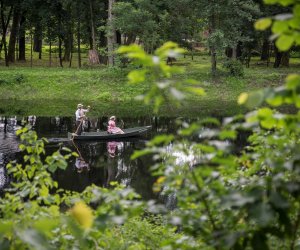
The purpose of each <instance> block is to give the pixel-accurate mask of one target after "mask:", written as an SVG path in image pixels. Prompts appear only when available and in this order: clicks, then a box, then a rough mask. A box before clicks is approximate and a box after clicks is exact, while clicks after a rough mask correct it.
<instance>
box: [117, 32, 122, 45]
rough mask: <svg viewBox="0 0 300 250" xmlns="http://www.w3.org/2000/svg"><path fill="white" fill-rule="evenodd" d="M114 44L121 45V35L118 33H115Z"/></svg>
mask: <svg viewBox="0 0 300 250" xmlns="http://www.w3.org/2000/svg"><path fill="white" fill-rule="evenodd" d="M116 42H117V44H119V45H121V44H122V35H121V32H120V31H116Z"/></svg>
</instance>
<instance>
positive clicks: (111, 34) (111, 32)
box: [107, 0, 116, 66]
mask: <svg viewBox="0 0 300 250" xmlns="http://www.w3.org/2000/svg"><path fill="white" fill-rule="evenodd" d="M114 3H115V0H108V19H107V53H108V65H109V66H113V65H114V47H115V44H116V29H115V27H114V24H113V18H114V16H113V13H112V8H113V4H114Z"/></svg>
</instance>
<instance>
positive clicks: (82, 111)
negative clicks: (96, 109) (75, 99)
mask: <svg viewBox="0 0 300 250" xmlns="http://www.w3.org/2000/svg"><path fill="white" fill-rule="evenodd" d="M86 112H89V110H88V109H77V110H76V112H75V116H76V121H80V120H81V118H83V117H84V114H85V113H86Z"/></svg>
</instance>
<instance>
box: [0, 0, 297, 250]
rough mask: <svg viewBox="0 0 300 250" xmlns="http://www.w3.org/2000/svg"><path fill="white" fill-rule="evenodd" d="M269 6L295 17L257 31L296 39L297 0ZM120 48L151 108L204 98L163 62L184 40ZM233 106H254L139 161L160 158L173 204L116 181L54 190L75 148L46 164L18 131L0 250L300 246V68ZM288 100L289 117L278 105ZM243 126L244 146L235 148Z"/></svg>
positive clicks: (1, 205) (27, 135)
mask: <svg viewBox="0 0 300 250" xmlns="http://www.w3.org/2000/svg"><path fill="white" fill-rule="evenodd" d="M212 2H214V1H212ZM266 2H268V3H273V4H274V3H279V4H280V3H281V4H285V5H291V6H292V9H293V15H283V16H280V18H278V16H277V17H275V18H274V19H271V18H270V19H263V20H260V21H259V22H258V23H257V24H256V26H257V28H259V29H266V28H268V27H270V26H272V30H273V32H274V33H275V34H276V39H277V40H276V45H277V47H278V50H280V51H287V50H289V49H290V48H291V46H293V45H295V44H297V45H299V44H300V36H299V30H298V27H299V24H300V18H299V17H300V15H299V2H298V1H297V0H266ZM279 27H280V28H279ZM118 51H119V53H121V54H122V55H126V56H127V57H128V58H130V60H132V61H133V63H135V64H136V65H139V67H136V68H135V69H134V70H132V71H131V72H130V73H129V75H128V77H129V81H130V82H131V83H134V84H137V85H139V84H142V85H143V84H145V82H147V83H149V86H148V88H147V89H145V90H146V92H145V93H143V95H142V96H140V99H141V100H143V101H144V102H145V103H151V104H152V105H153V107H154V108H155V110H154V111H155V112H158V111H159V109H160V108H161V105H162V104H164V103H172V104H174V105H181V103H182V101H183V100H184V99H185V98H189V97H190V96H189V95H190V92H192V93H194V94H193V95H196V94H197V95H200V96H202V95H203V94H204V90H203V88H202V86H201V85H200V84H198V82H197V81H195V80H188V79H185V78H184V79H179V78H178V74H179V73H181V72H182V71H183V69H182V68H180V67H174V66H169V65H166V63H165V59H166V57H170V56H172V57H176V56H177V55H179V54H180V53H182V52H183V50H182V49H180V48H179V47H178V45H177V44H175V43H173V42H168V43H165V44H164V45H163V46H162V47H160V48H158V49H156V50H155V51H154V52H153V54H151V55H149V54H147V53H146V52H145V51H144V50H143V49H142V48H141V47H139V46H136V45H132V46H129V47H121V48H120V49H119V50H118ZM187 70H188V69H187ZM191 75H192V74H191ZM246 76H247V72H246ZM17 79H18V80H17ZM182 80H185V81H182ZM15 81H16V82H22V81H23V80H22V77H16V78H15ZM238 103H239V104H244V105H246V106H247V107H248V108H251V109H252V110H253V111H251V112H249V113H247V114H245V115H239V116H235V117H230V118H226V119H224V120H223V121H222V122H220V121H219V120H217V119H215V118H211V119H203V120H201V121H200V122H196V123H193V124H186V123H184V122H183V123H182V124H181V125H182V126H181V129H180V130H179V131H178V132H177V133H176V134H171V135H160V136H158V137H155V138H154V139H153V140H151V141H150V142H149V143H148V145H147V148H146V149H144V150H142V151H139V152H135V153H134V155H133V156H132V158H137V157H140V156H141V155H145V154H151V155H153V157H154V159H155V160H156V162H157V164H156V165H155V166H153V168H152V170H153V172H154V174H155V175H157V181H156V183H155V185H154V189H155V191H157V192H161V193H162V194H165V195H168V194H173V195H176V197H177V207H176V208H175V209H174V210H173V211H166V209H165V208H164V207H163V206H161V205H159V204H156V203H155V202H153V201H149V202H143V201H140V200H139V198H140V197H139V196H138V195H137V194H136V193H135V192H134V191H133V190H131V189H130V188H124V187H121V186H119V185H118V184H117V183H111V185H112V188H111V189H104V188H99V187H97V186H90V187H87V188H86V190H85V191H84V192H82V193H77V192H69V191H65V190H60V189H57V183H56V182H54V181H53V180H52V178H51V174H50V173H51V172H54V171H55V170H56V169H57V168H61V169H64V168H66V166H67V164H66V160H68V159H69V158H70V157H72V156H76V154H74V153H72V152H70V151H69V150H68V149H66V148H61V149H60V150H59V151H58V152H55V153H54V154H53V155H52V156H48V157H46V159H44V157H42V156H43V153H44V143H45V140H40V139H38V138H37V136H36V133H35V132H34V131H31V130H30V129H29V128H27V127H26V128H23V129H22V130H19V131H18V134H19V135H20V139H21V140H22V144H21V145H20V149H21V150H22V151H23V152H24V161H23V163H22V164H19V163H15V162H14V163H10V164H9V165H8V166H7V167H8V170H9V172H10V174H11V175H12V177H13V181H12V183H11V186H10V187H9V188H8V189H7V190H6V192H5V194H4V197H1V199H0V211H1V212H0V213H1V222H0V246H1V249H54V248H58V249H149V248H150V249H157V248H162V249H291V250H294V249H298V248H299V246H300V228H299V227H300V210H299V207H300V199H299V198H300V197H299V196H300V182H299V180H300V158H299V156H300V112H299V108H300V75H298V74H290V75H288V76H287V77H286V79H285V85H283V86H279V87H277V88H267V89H263V90H257V91H255V92H252V93H242V94H241V95H240V96H239V98H238ZM286 105H288V106H290V107H292V109H291V110H292V111H293V112H288V113H284V112H283V111H280V110H281V107H282V106H286ZM261 106H262V107H261ZM241 133H246V134H247V135H248V136H247V139H248V140H247V143H248V144H247V146H245V147H243V148H241V149H240V148H235V145H234V141H235V139H236V138H237V137H238V136H239V135H240V134H241ZM191 138H196V139H195V140H191ZM158 214H159V215H158Z"/></svg>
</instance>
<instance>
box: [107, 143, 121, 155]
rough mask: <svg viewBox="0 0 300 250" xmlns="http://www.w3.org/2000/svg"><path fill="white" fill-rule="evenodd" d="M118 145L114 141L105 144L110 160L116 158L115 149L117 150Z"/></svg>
mask: <svg viewBox="0 0 300 250" xmlns="http://www.w3.org/2000/svg"><path fill="white" fill-rule="evenodd" d="M118 144H119V142H116V141H109V142H107V152H108V155H109V156H110V157H111V158H114V157H115V156H116V149H117V146H118Z"/></svg>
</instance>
